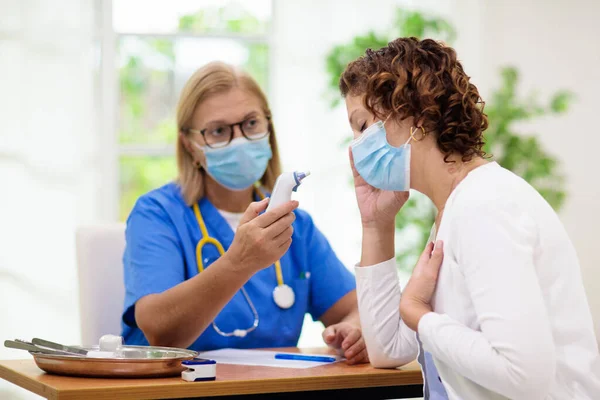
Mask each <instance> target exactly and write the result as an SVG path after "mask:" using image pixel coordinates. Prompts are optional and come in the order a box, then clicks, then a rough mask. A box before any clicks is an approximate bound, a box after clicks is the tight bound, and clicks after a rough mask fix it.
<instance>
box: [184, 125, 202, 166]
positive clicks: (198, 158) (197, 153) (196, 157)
mask: <svg viewBox="0 0 600 400" xmlns="http://www.w3.org/2000/svg"><path fill="white" fill-rule="evenodd" d="M179 136H180V137H181V143H182V144H183V147H184V148H185V149H186V151H187V152H188V153H189V155H190V156H191V157H192V160H193V163H194V165H195V166H196V167H198V168H199V167H200V166H204V165H205V162H206V157H205V156H204V152H203V151H202V150H200V149H198V148H196V146H194V145H193V144H192V141H191V140H190V139H189V138H188V137H187V135H186V134H185V133H184V132H181V131H179Z"/></svg>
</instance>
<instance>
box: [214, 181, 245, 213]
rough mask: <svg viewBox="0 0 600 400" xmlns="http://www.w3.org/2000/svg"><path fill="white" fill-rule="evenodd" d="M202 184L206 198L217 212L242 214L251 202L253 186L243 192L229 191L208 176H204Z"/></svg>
mask: <svg viewBox="0 0 600 400" xmlns="http://www.w3.org/2000/svg"><path fill="white" fill-rule="evenodd" d="M204 182H205V183H204V190H205V195H206V198H207V199H208V201H210V202H211V203H212V205H213V206H215V207H216V208H218V209H219V210H223V211H228V212H233V213H243V212H244V211H246V209H247V208H248V206H249V205H250V203H252V201H253V197H252V194H253V192H254V187H253V186H250V187H249V188H247V189H244V190H230V189H227V188H225V187H223V186H221V185H220V184H218V183H217V182H216V181H215V180H214V179H213V178H211V177H210V176H208V175H205V180H204Z"/></svg>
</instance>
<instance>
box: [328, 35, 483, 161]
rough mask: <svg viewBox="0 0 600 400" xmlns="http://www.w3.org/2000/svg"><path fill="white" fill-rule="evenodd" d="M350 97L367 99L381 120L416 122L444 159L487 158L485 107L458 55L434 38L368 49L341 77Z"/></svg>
mask: <svg viewBox="0 0 600 400" xmlns="http://www.w3.org/2000/svg"><path fill="white" fill-rule="evenodd" d="M339 87H340V91H341V92H342V95H343V96H344V97H346V96H347V95H348V94H350V95H364V96H365V97H364V105H365V107H366V108H367V109H368V110H369V111H370V112H371V113H372V114H373V115H375V116H377V117H378V118H381V119H383V118H384V117H385V116H387V115H390V114H392V116H393V117H395V118H398V119H399V120H403V119H405V118H407V117H413V118H414V119H415V121H416V122H417V123H418V124H419V125H420V126H422V127H423V129H424V130H425V132H426V133H430V132H433V134H435V135H436V140H437V145H438V147H439V149H440V150H441V152H442V153H443V154H444V160H445V161H446V162H448V158H449V156H450V155H452V154H459V155H460V156H461V157H462V160H463V161H469V160H471V159H472V158H473V157H474V156H481V157H485V156H486V154H485V152H484V151H483V145H484V139H483V131H484V130H485V129H486V128H487V126H488V120H487V116H486V115H485V113H484V112H483V108H484V105H485V103H484V102H483V100H482V99H481V97H480V96H479V92H478V90H477V88H476V87H475V85H473V84H472V83H470V82H469V76H467V74H465V72H464V70H463V67H462V65H461V63H460V62H459V61H458V60H457V59H456V51H455V50H454V49H453V48H451V47H448V46H446V45H444V44H442V43H438V42H436V41H434V40H431V39H424V40H418V39H417V38H414V37H410V38H399V39H396V40H394V41H392V42H390V43H388V45H387V46H386V47H383V48H381V49H380V50H377V51H373V50H371V49H368V50H367V51H366V52H365V55H364V56H362V57H360V58H358V59H356V60H355V61H352V62H351V63H350V64H348V66H347V67H346V69H345V71H344V72H343V73H342V76H341V78H340V84H339Z"/></svg>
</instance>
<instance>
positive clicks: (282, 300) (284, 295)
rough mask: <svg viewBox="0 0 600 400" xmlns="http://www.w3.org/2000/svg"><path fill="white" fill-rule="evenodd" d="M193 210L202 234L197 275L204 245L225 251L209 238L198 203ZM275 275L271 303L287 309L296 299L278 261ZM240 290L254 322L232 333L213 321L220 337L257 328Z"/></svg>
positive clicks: (249, 303) (243, 335) (202, 265)
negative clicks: (221, 328)
mask: <svg viewBox="0 0 600 400" xmlns="http://www.w3.org/2000/svg"><path fill="white" fill-rule="evenodd" d="M257 193H258V195H259V196H260V197H261V198H264V196H263V194H262V193H260V191H258V190H257ZM193 208H194V214H195V215H196V220H197V221H198V226H199V227H200V233H201V234H202V238H201V239H200V241H199V242H198V244H197V245H196V262H197V264H198V273H201V272H202V271H204V262H203V261H202V248H203V247H204V245H207V244H212V245H213V246H215V247H216V248H217V251H218V252H219V256H222V255H223V254H225V249H224V248H223V245H222V244H221V242H219V241H218V240H217V239H215V238H213V237H211V236H210V235H209V234H208V229H206V224H205V223H204V218H203V217H202V213H201V212H200V207H198V203H195V204H194V205H193ZM275 275H276V276H277V286H276V287H275V289H273V301H274V302H275V304H277V306H278V307H279V308H282V309H288V308H290V307H291V306H293V305H294V301H295V300H296V299H295V294H294V290H293V289H292V288H291V287H290V286H288V285H286V284H285V282H284V281H283V273H282V272H281V262H280V261H279V260H277V261H275ZM240 290H241V292H242V294H243V295H244V298H245V299H246V302H247V303H248V306H249V307H250V310H251V311H252V315H253V316H254V322H253V323H252V326H250V327H249V328H247V329H235V330H234V331H233V332H223V331H222V330H220V329H219V327H218V326H217V324H215V322H214V321H213V323H212V326H213V328H214V329H215V331H216V332H217V333H218V334H219V335H221V336H225V337H231V336H236V337H240V338H243V337H245V336H246V335H247V334H248V333H250V332H252V331H253V330H255V329H256V328H257V327H258V322H259V317H258V312H257V311H256V307H254V303H252V300H250V296H248V293H247V292H246V289H245V288H244V287H243V286H242V287H241V289H240Z"/></svg>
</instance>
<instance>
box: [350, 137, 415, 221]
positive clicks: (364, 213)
mask: <svg viewBox="0 0 600 400" xmlns="http://www.w3.org/2000/svg"><path fill="white" fill-rule="evenodd" d="M348 153H349V156H350V166H351V168H352V176H353V177H354V189H355V190H356V199H357V201H358V209H359V210H360V216H361V220H362V224H363V227H377V226H386V225H389V224H394V221H395V218H396V214H398V211H400V209H401V208H402V206H403V205H404V203H406V201H407V200H408V196H409V192H391V191H385V190H380V189H376V188H374V187H373V186H371V185H369V184H368V183H367V181H365V180H364V178H363V177H362V176H360V174H359V173H358V171H357V170H356V168H355V167H354V158H353V157H352V149H351V148H349V149H348Z"/></svg>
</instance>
